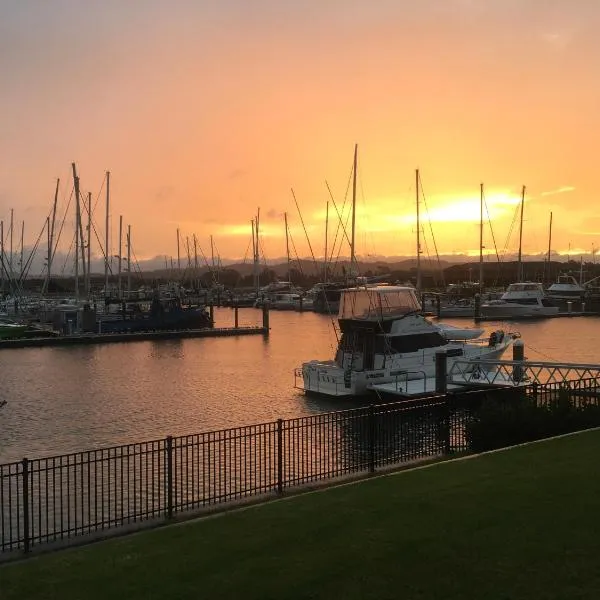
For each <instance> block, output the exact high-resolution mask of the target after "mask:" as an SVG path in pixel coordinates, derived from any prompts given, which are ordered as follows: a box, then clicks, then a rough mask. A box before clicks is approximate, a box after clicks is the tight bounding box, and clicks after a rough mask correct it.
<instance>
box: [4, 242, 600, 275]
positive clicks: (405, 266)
mask: <svg viewBox="0 0 600 600" xmlns="http://www.w3.org/2000/svg"><path fill="white" fill-rule="evenodd" d="M27 254H28V253H27V249H26V252H25V257H27ZM570 259H571V260H572V261H576V262H579V261H580V259H581V257H580V256H571V257H570ZM5 260H6V261H7V262H8V260H7V259H5ZM515 260H517V256H516V255H506V256H504V257H503V262H511V261H515ZM523 260H524V261H526V262H540V261H541V262H543V261H544V260H545V255H541V254H539V255H529V256H524V257H523ZM583 260H584V262H592V261H593V260H595V257H593V256H592V255H591V254H588V255H584V256H583ZM568 261H569V257H568V256H565V255H553V256H552V262H565V263H566V262H568ZM478 262H479V257H475V256H467V255H459V254H455V255H444V256H440V258H439V261H438V260H435V259H430V258H425V257H423V258H422V259H421V266H422V269H423V271H424V272H427V271H436V270H440V269H442V270H443V269H447V268H449V267H452V266H455V265H465V264H477V263H478ZM484 262H485V263H486V264H495V263H496V262H497V259H496V257H495V256H493V255H487V256H485V257H484ZM91 264H92V268H91V271H92V274H93V275H95V276H99V275H101V274H103V273H104V261H103V259H101V258H98V257H96V258H92V261H91ZM13 265H14V266H13V269H14V271H15V272H18V271H19V270H20V269H19V265H18V260H17V258H16V255H15V259H13ZM349 265H350V261H349V258H348V257H344V258H340V259H339V260H338V261H337V263H335V264H333V265H331V266H330V270H334V269H335V272H336V273H340V274H341V273H342V272H343V269H346V270H348V268H349ZM173 266H174V267H175V268H176V267H177V265H176V263H174V265H173ZM357 266H358V270H359V273H364V272H366V271H371V272H372V273H377V272H378V271H380V272H381V271H386V272H387V271H388V270H389V271H410V270H412V269H416V267H417V261H416V258H415V257H414V256H413V257H411V256H368V257H363V256H360V257H357ZM290 267H291V268H292V269H297V270H299V271H301V272H303V273H305V274H307V275H314V274H317V273H320V272H322V270H323V262H322V259H321V260H319V259H317V262H316V264H315V261H313V259H311V258H303V259H301V260H298V259H295V260H291V261H290ZM181 268H182V270H184V269H186V268H187V258H186V260H181ZM221 268H223V269H233V270H235V271H237V272H238V273H239V274H240V275H241V276H246V275H250V274H251V273H252V272H253V265H252V263H251V262H248V261H245V262H244V261H239V260H227V259H222V260H221ZM265 268H267V269H271V270H273V271H275V273H276V274H277V275H278V276H279V277H282V276H285V275H286V273H287V268H288V267H287V259H286V258H282V257H278V258H273V259H269V260H267V261H261V270H263V269H265ZM122 269H123V271H125V270H126V261H125V260H124V261H123V263H122ZM170 269H171V263H170V261H169V262H168V263H166V264H165V258H164V256H156V257H154V258H150V259H145V260H139V261H137V262H136V263H135V265H134V264H132V272H139V271H142V272H143V273H145V274H148V275H150V276H152V275H155V276H157V277H164V276H165V275H166V274H167V273H168V272H169V271H170ZM209 269H210V267H209V266H208V265H207V264H206V263H203V264H199V269H198V270H199V272H200V273H203V272H206V271H208V270H209ZM80 272H81V271H80ZM112 272H113V273H114V274H116V272H117V261H116V259H113V261H112ZM43 273H45V263H44V261H43V257H41V256H39V255H38V256H34V257H33V259H32V260H31V264H30V267H29V276H38V277H39V276H40V274H43ZM52 274H53V275H54V276H55V277H61V276H65V277H70V276H72V275H73V258H72V257H69V256H67V255H64V254H61V253H58V252H57V253H56V255H55V257H54V261H53V267H52Z"/></svg>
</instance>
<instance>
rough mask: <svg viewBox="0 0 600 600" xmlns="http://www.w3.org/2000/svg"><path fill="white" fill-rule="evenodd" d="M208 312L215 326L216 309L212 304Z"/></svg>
mask: <svg viewBox="0 0 600 600" xmlns="http://www.w3.org/2000/svg"><path fill="white" fill-rule="evenodd" d="M208 312H209V314H210V322H211V323H212V324H213V325H214V324H215V307H214V305H213V303H212V302H211V303H210V304H209V306H208Z"/></svg>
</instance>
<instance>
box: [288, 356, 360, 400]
mask: <svg viewBox="0 0 600 600" xmlns="http://www.w3.org/2000/svg"><path fill="white" fill-rule="evenodd" d="M357 375H358V374H357V373H356V372H352V371H349V370H348V371H344V370H343V369H341V368H340V367H339V366H338V365H337V364H336V363H335V362H333V361H331V362H320V361H310V362H306V363H303V364H302V367H300V368H298V369H296V370H295V371H294V387H295V388H296V389H299V390H302V391H303V392H304V393H305V394H316V395H321V396H335V397H338V398H339V397H344V396H356V395H358V394H360V393H361V392H360V390H359V386H358V385H357V384H358V380H357Z"/></svg>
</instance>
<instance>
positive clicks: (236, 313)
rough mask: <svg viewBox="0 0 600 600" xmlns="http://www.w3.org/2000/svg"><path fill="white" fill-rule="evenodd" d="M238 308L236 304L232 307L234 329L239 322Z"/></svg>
mask: <svg viewBox="0 0 600 600" xmlns="http://www.w3.org/2000/svg"><path fill="white" fill-rule="evenodd" d="M238 308H239V307H238V305H237V304H236V305H235V307H234V309H233V314H234V318H235V328H236V329H237V328H238V323H239V321H238Z"/></svg>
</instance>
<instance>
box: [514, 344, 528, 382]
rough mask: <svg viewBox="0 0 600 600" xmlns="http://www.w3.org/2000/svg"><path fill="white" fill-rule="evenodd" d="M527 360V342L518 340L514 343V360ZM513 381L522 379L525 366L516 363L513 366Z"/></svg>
mask: <svg viewBox="0 0 600 600" xmlns="http://www.w3.org/2000/svg"><path fill="white" fill-rule="evenodd" d="M524 360H525V344H524V343H523V340H516V341H515V343H514V344H513V361H519V362H523V361H524ZM512 377H513V381H517V382H518V381H521V380H522V379H523V367H522V366H520V365H515V366H514V367H513V375H512Z"/></svg>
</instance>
